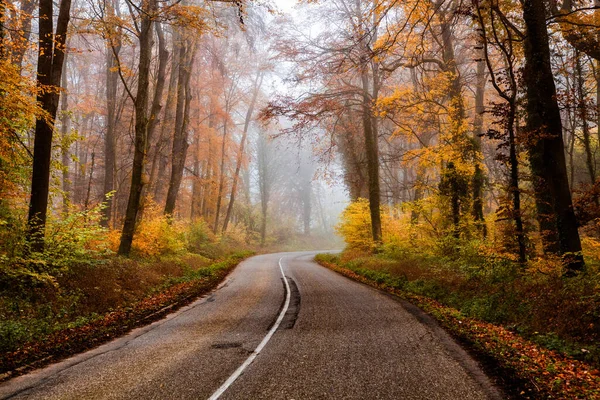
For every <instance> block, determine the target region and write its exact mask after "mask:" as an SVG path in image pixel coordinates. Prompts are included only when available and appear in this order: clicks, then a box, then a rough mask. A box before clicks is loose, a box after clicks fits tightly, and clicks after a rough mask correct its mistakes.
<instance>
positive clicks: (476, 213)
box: [472, 55, 487, 238]
mask: <svg viewBox="0 0 600 400" xmlns="http://www.w3.org/2000/svg"><path fill="white" fill-rule="evenodd" d="M484 57H485V55H481V56H480V59H479V60H477V88H476V92H475V121H474V123H473V144H474V147H475V173H474V174H473V182H472V184H473V218H474V220H475V224H476V226H477V228H478V229H479V232H480V233H481V235H482V236H483V237H484V238H486V237H487V227H486V224H485V218H484V215H483V185H484V182H485V176H484V173H483V163H482V160H480V159H479V158H480V156H481V155H482V153H481V135H482V134H483V113H484V112H485V104H484V101H485V83H486V76H485V75H486V74H485V59H484Z"/></svg>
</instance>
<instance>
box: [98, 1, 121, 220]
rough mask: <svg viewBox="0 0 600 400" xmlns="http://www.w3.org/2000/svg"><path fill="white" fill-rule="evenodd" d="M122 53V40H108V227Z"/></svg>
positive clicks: (110, 12) (111, 10) (114, 6)
mask: <svg viewBox="0 0 600 400" xmlns="http://www.w3.org/2000/svg"><path fill="white" fill-rule="evenodd" d="M107 7H108V10H107V14H108V15H114V14H115V9H117V8H118V7H119V0H114V3H112V4H111V2H108V4H107ZM120 52H121V40H120V38H118V37H117V38H112V37H110V38H109V39H108V46H107V48H106V134H105V135H104V189H103V191H104V195H105V196H106V200H105V208H104V209H103V210H102V214H103V215H102V220H101V224H102V226H104V227H108V226H109V225H110V222H111V218H112V211H113V208H114V206H113V196H112V195H109V193H111V192H113V191H114V189H115V171H116V169H117V158H116V151H117V150H116V149H117V138H116V125H117V91H118V84H119V72H118V71H115V69H116V68H118V67H119V65H118V63H117V57H119V53H120Z"/></svg>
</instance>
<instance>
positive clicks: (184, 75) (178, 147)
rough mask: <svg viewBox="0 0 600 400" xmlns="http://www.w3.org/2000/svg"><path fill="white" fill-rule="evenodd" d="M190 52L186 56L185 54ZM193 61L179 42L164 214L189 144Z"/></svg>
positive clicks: (170, 203)
mask: <svg viewBox="0 0 600 400" xmlns="http://www.w3.org/2000/svg"><path fill="white" fill-rule="evenodd" d="M188 53H189V54H190V56H189V57H186V54H188ZM192 62H193V51H191V49H190V48H189V46H186V45H184V44H183V43H182V44H181V47H180V48H179V72H178V74H179V77H178V82H177V105H176V111H175V134H174V136H173V151H172V160H171V166H172V167H171V180H170V181H169V190H168V192H167V201H166V204H165V211H164V213H165V215H173V212H174V211H175V203H176V201H177V194H178V193H179V187H180V186H181V180H182V179H183V170H184V169H185V160H186V157H187V150H188V147H189V144H188V142H187V140H188V135H187V125H188V123H189V107H190V102H191V95H190V76H191V69H192Z"/></svg>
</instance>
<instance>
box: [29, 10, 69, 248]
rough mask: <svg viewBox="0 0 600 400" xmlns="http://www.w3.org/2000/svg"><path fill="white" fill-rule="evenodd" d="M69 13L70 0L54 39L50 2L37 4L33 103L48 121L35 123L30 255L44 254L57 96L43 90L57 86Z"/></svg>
mask: <svg viewBox="0 0 600 400" xmlns="http://www.w3.org/2000/svg"><path fill="white" fill-rule="evenodd" d="M70 10H71V0H62V1H61V3H60V9H59V14H58V19H57V22H56V35H55V34H54V29H53V15H54V14H53V2H52V0H40V6H39V17H40V18H39V51H38V68H37V85H38V88H39V89H44V88H46V89H45V90H40V91H39V92H38V95H37V100H38V102H39V104H40V106H41V107H42V109H43V110H44V111H45V112H46V113H47V114H48V119H46V118H41V117H39V118H37V120H36V123H35V138H34V147H33V174H32V178H31V198H30V202H29V215H28V219H27V222H28V234H27V239H28V241H29V242H30V243H31V250H33V251H43V250H44V229H45V226H46V217H47V212H48V194H49V189H50V164H51V159H52V135H53V131H54V121H55V119H56V113H57V111H58V102H59V99H60V92H58V91H56V90H47V88H48V87H58V86H59V85H60V82H61V75H62V71H63V63H64V59H65V51H64V48H65V43H66V39H67V27H68V25H69V19H70Z"/></svg>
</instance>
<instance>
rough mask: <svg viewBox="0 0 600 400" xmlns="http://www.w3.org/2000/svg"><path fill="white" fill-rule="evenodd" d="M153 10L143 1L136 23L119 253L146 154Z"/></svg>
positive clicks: (151, 2) (128, 235)
mask: <svg viewBox="0 0 600 400" xmlns="http://www.w3.org/2000/svg"><path fill="white" fill-rule="evenodd" d="M155 10H156V0H143V2H142V10H141V11H142V12H141V15H142V20H141V24H140V34H139V41H140V57H139V65H138V87H137V93H136V96H135V103H134V108H135V143H134V156H133V169H132V171H131V187H130V192H129V200H128V202H127V211H126V212H125V223H124V224H123V232H122V235H121V243H120V245H119V255H122V256H129V254H130V253H131V245H132V243H133V235H134V233H135V226H136V222H137V215H138V212H139V210H140V200H141V197H142V188H143V186H144V183H143V180H142V178H143V174H144V161H145V157H146V139H147V136H146V135H147V132H148V131H147V129H148V97H149V95H148V91H149V90H148V88H149V83H150V63H151V59H152V24H153V18H154V13H155Z"/></svg>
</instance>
